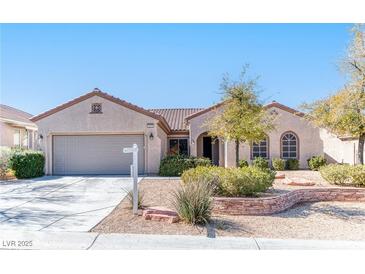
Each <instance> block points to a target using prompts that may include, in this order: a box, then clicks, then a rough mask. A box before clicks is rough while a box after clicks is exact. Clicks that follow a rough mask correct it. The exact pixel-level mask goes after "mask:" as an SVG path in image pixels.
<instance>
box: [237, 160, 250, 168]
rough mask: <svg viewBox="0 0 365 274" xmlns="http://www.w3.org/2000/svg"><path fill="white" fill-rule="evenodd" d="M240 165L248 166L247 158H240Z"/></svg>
mask: <svg viewBox="0 0 365 274" xmlns="http://www.w3.org/2000/svg"><path fill="white" fill-rule="evenodd" d="M238 166H239V167H246V166H248V162H247V160H239V162H238Z"/></svg>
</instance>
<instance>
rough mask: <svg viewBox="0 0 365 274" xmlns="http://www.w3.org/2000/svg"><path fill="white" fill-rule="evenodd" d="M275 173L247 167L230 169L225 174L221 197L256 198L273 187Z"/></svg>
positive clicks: (221, 185)
mask: <svg viewBox="0 0 365 274" xmlns="http://www.w3.org/2000/svg"><path fill="white" fill-rule="evenodd" d="M274 178H275V173H274V172H272V171H270V170H269V169H262V168H258V167H245V168H241V169H235V168H232V169H229V170H228V171H227V172H225V173H224V174H223V178H222V180H221V183H220V187H219V188H218V189H219V191H220V193H219V195H221V196H228V197H240V196H254V195H256V194H257V193H259V192H264V191H266V190H267V189H268V188H269V187H271V186H272V183H273V181H274Z"/></svg>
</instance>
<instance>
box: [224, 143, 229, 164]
mask: <svg viewBox="0 0 365 274" xmlns="http://www.w3.org/2000/svg"><path fill="white" fill-rule="evenodd" d="M224 167H228V141H227V140H224Z"/></svg>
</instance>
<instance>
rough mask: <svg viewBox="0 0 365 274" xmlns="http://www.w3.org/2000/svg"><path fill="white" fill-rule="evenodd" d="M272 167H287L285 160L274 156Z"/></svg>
mask: <svg viewBox="0 0 365 274" xmlns="http://www.w3.org/2000/svg"><path fill="white" fill-rule="evenodd" d="M272 167H273V169H274V170H278V171H279V170H284V169H285V160H284V159H279V158H274V159H272Z"/></svg>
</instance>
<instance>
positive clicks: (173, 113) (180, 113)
mask: <svg viewBox="0 0 365 274" xmlns="http://www.w3.org/2000/svg"><path fill="white" fill-rule="evenodd" d="M202 110H203V108H162V109H149V111H152V112H154V113H157V114H159V115H161V116H163V117H164V118H165V120H166V121H167V123H168V124H169V126H170V128H171V130H173V131H183V130H188V128H187V126H186V124H185V121H184V120H185V117H187V116H189V115H192V114H194V113H196V112H199V111H202Z"/></svg>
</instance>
